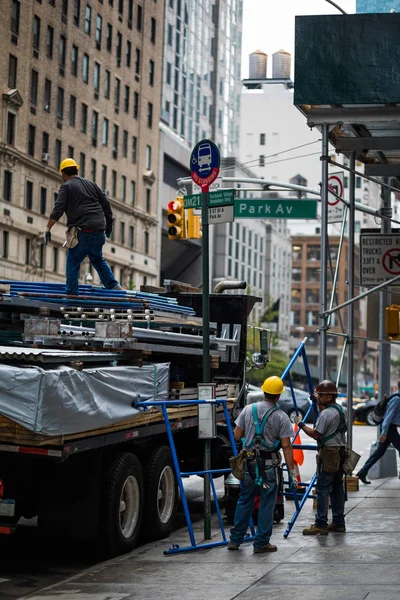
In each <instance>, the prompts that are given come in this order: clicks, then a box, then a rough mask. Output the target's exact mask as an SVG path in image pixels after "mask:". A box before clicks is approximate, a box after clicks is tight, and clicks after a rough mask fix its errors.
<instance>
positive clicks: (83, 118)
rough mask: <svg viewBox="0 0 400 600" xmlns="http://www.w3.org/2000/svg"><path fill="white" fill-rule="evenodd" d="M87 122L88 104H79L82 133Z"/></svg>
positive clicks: (85, 130)
mask: <svg viewBox="0 0 400 600" xmlns="http://www.w3.org/2000/svg"><path fill="white" fill-rule="evenodd" d="M87 122H88V106H87V104H83V102H82V104H81V131H82V133H86V132H87Z"/></svg>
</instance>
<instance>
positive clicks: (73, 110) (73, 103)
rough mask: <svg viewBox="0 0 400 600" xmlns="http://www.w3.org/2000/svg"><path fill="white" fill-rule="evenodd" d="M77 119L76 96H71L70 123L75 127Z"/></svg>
mask: <svg viewBox="0 0 400 600" xmlns="http://www.w3.org/2000/svg"><path fill="white" fill-rule="evenodd" d="M75 121H76V98H75V96H70V98H69V124H70V125H71V127H75Z"/></svg>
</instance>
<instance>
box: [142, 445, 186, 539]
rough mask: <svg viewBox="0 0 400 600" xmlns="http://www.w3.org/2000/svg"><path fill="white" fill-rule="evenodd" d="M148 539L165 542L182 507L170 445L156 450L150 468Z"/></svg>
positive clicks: (145, 531) (146, 479) (147, 500)
mask: <svg viewBox="0 0 400 600" xmlns="http://www.w3.org/2000/svg"><path fill="white" fill-rule="evenodd" d="M145 486H146V509H145V530H144V531H143V533H144V535H145V537H146V538H148V537H150V538H151V539H162V538H164V537H167V535H168V534H169V533H170V532H171V530H172V525H173V520H174V517H175V513H176V509H177V505H178V482H177V479H176V474H175V469H174V463H173V461H172V453H171V450H170V449H169V448H168V446H158V447H157V448H155V449H154V451H153V453H152V455H151V456H150V459H149V461H148V463H147V466H146V474H145Z"/></svg>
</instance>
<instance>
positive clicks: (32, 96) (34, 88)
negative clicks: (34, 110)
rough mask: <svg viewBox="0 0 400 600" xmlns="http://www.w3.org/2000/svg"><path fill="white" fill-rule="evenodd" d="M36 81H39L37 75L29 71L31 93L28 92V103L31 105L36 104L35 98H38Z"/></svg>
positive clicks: (33, 71)
mask: <svg viewBox="0 0 400 600" xmlns="http://www.w3.org/2000/svg"><path fill="white" fill-rule="evenodd" d="M38 81H39V73H38V72H37V71H35V70H34V69H32V71H31V91H30V101H31V104H33V105H36V104H37V96H38Z"/></svg>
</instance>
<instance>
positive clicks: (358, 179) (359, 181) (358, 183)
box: [356, 177, 361, 188]
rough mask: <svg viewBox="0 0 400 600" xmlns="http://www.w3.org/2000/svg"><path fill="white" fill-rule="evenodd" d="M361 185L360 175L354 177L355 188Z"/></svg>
mask: <svg viewBox="0 0 400 600" xmlns="http://www.w3.org/2000/svg"><path fill="white" fill-rule="evenodd" d="M360 187H361V177H356V188H360Z"/></svg>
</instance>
